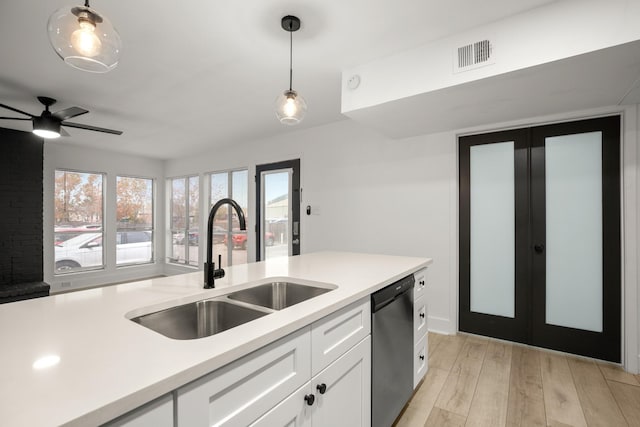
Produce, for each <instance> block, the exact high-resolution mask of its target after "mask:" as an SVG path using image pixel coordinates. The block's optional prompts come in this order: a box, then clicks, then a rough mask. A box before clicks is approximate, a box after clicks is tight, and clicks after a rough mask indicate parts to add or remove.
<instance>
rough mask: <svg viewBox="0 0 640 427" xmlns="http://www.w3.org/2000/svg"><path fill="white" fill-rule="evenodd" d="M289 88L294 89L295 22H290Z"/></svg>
mask: <svg viewBox="0 0 640 427" xmlns="http://www.w3.org/2000/svg"><path fill="white" fill-rule="evenodd" d="M289 90H290V91H291V90H293V22H292V23H290V24H289Z"/></svg>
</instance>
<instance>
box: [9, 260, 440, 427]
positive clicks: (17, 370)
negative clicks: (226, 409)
mask: <svg viewBox="0 0 640 427" xmlns="http://www.w3.org/2000/svg"><path fill="white" fill-rule="evenodd" d="M430 263H431V260H430V259H428V258H412V257H396V256H384V255H370V254H357V253H344V252H318V253H311V254H305V255H300V256H296V257H288V258H279V259H273V260H269V261H266V262H260V263H252V264H246V265H238V266H233V267H229V268H228V269H226V276H225V277H224V278H223V279H218V280H216V288H215V289H208V290H205V289H203V274H202V272H201V271H198V272H194V273H189V274H184V275H177V276H170V277H163V278H157V279H151V280H144V281H139V282H132V283H127V284H123V285H116V286H107V287H101V288H95V289H90V290H85V291H78V292H72V293H67V294H60V295H54V296H51V297H47V298H40V299H34V300H28V301H22V302H16V303H11V304H4V305H1V306H0V331H1V332H0V336H1V337H2V342H3V350H2V353H1V354H2V355H1V356H0V360H1V361H2V370H1V371H0V417H1V424H2V425H3V426H23V425H24V426H52V425H78V426H80V425H82V426H87V425H99V424H101V423H104V422H107V421H109V420H112V419H114V418H116V417H118V416H120V415H122V414H125V413H127V412H129V411H131V410H134V409H136V408H138V407H140V406H142V405H143V404H145V403H147V402H150V401H152V400H154V399H156V398H158V397H160V396H163V395H165V394H167V393H169V392H171V391H173V390H176V389H178V388H179V387H182V386H184V385H185V384H188V383H190V382H192V381H194V380H196V379H198V378H201V377H203V376H204V375H206V374H208V373H210V372H213V371H215V370H217V369H219V368H221V367H223V366H225V365H227V364H229V363H231V362H233V361H235V360H237V359H239V358H241V357H243V356H245V355H247V354H249V353H251V352H253V351H255V350H257V349H259V348H262V347H264V346H266V345H267V344H270V343H272V342H274V341H276V340H278V339H280V338H282V337H285V336H287V335H289V334H291V333H293V332H295V331H297V330H299V329H300V328H303V327H305V326H307V325H310V324H312V323H313V322H316V321H318V320H320V319H323V318H325V317H326V316H328V315H330V314H331V313H334V312H335V311H337V310H340V309H342V308H344V307H346V306H348V305H349V304H351V303H354V302H356V301H358V300H361V299H362V298H365V297H367V296H368V295H369V294H371V293H373V292H375V291H377V290H379V289H381V288H382V287H384V286H386V285H388V284H390V283H393V282H394V281H396V280H398V279H400V278H402V277H404V276H406V275H408V274H411V273H414V272H416V271H418V270H420V269H423V268H425V267H426V266H427V265H429V264H430ZM265 279H276V280H283V279H289V280H294V281H295V280H296V279H297V280H300V281H313V282H319V283H323V284H327V285H329V286H332V287H333V286H335V287H336V288H335V289H334V290H332V291H330V292H327V293H325V294H322V295H319V296H317V297H315V298H312V299H309V300H307V301H304V302H301V303H299V304H296V305H294V306H291V307H288V308H286V309H284V310H281V311H276V312H273V313H270V314H268V315H266V316H263V317H261V318H259V319H256V320H254V321H251V322H249V323H245V324H243V325H240V326H237V327H235V328H233V329H229V330H227V331H224V332H221V333H219V334H216V335H212V336H209V337H205V338H200V339H193V340H174V339H170V338H167V337H165V336H163V335H161V334H159V333H156V332H154V331H152V330H150V329H147V328H145V327H143V326H141V325H139V324H136V323H134V322H132V321H131V320H130V319H131V318H133V317H135V316H138V315H143V314H147V313H151V312H155V311H158V310H162V309H165V308H169V307H173V306H177V305H180V304H186V303H190V302H194V301H198V300H201V299H204V298H213V297H216V296H221V295H224V294H226V293H229V292H231V291H232V290H240V289H244V288H249V287H252V286H255V285H256V284H257V283H261V282H264V280H265ZM47 364H52V365H51V366H48V367H47V366H46V365H47ZM40 365H42V366H44V367H41V368H40Z"/></svg>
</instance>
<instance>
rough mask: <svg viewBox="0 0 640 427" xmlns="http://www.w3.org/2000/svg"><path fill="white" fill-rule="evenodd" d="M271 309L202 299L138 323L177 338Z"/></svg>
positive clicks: (226, 326) (197, 334)
mask: <svg viewBox="0 0 640 427" xmlns="http://www.w3.org/2000/svg"><path fill="white" fill-rule="evenodd" d="M266 314H268V313H266V312H264V311H259V310H254V309H251V308H248V307H243V306H239V305H236V304H232V303H229V302H225V301H217V300H202V301H196V302H193V303H190V304H185V305H180V306H177V307H172V308H168V309H166V310H162V311H157V312H155V313H149V314H145V315H142V316H138V317H134V318H132V319H131V320H133V321H134V322H136V323H139V324H141V325H142V326H145V327H147V328H149V329H152V330H154V331H156V332H158V333H161V334H162V335H164V336H166V337H169V338H174V339H177V340H190V339H195V338H203V337H208V336H210V335H214V334H217V333H220V332H222V331H226V330H227V329H231V328H234V327H236V326H240V325H242V324H244V323H247V322H250V321H252V320H254V319H257V318H259V317H262V316H264V315H266Z"/></svg>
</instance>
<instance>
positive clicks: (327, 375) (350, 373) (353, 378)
mask: <svg viewBox="0 0 640 427" xmlns="http://www.w3.org/2000/svg"><path fill="white" fill-rule="evenodd" d="M311 393H312V394H313V395H314V396H315V403H314V404H313V405H311V407H312V408H313V415H312V426H313V427H323V426H363V427H364V426H370V425H371V336H367V337H366V338H365V339H364V340H362V341H360V343H359V344H358V345H356V346H355V347H353V348H352V349H351V350H349V351H348V352H347V353H346V354H344V355H343V356H341V357H340V358H339V359H338V360H336V361H335V362H333V363H332V364H331V365H329V367H327V368H326V369H325V370H324V371H322V372H320V373H319V374H318V375H316V376H315V377H314V378H313V380H312V381H311Z"/></svg>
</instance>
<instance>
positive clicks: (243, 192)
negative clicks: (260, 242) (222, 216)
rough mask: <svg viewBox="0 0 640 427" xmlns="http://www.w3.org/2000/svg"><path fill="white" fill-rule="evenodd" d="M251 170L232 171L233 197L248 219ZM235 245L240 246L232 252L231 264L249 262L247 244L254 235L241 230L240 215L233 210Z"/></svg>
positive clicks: (233, 238)
mask: <svg viewBox="0 0 640 427" xmlns="http://www.w3.org/2000/svg"><path fill="white" fill-rule="evenodd" d="M248 184H249V171H247V170H241V171H233V172H232V173H231V188H232V192H231V195H232V198H233V200H235V201H236V202H238V204H239V205H240V207H241V208H242V213H244V216H245V219H248V212H249V206H248V199H249V190H248ZM232 229H233V235H232V237H231V238H232V240H233V242H234V243H233V246H234V247H236V248H238V250H235V251H233V252H232V259H231V264H246V263H247V246H248V244H249V242H250V241H251V240H253V236H252V235H250V234H249V233H247V232H246V231H241V230H240V221H238V216H237V214H236V213H235V211H233V225H232Z"/></svg>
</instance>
